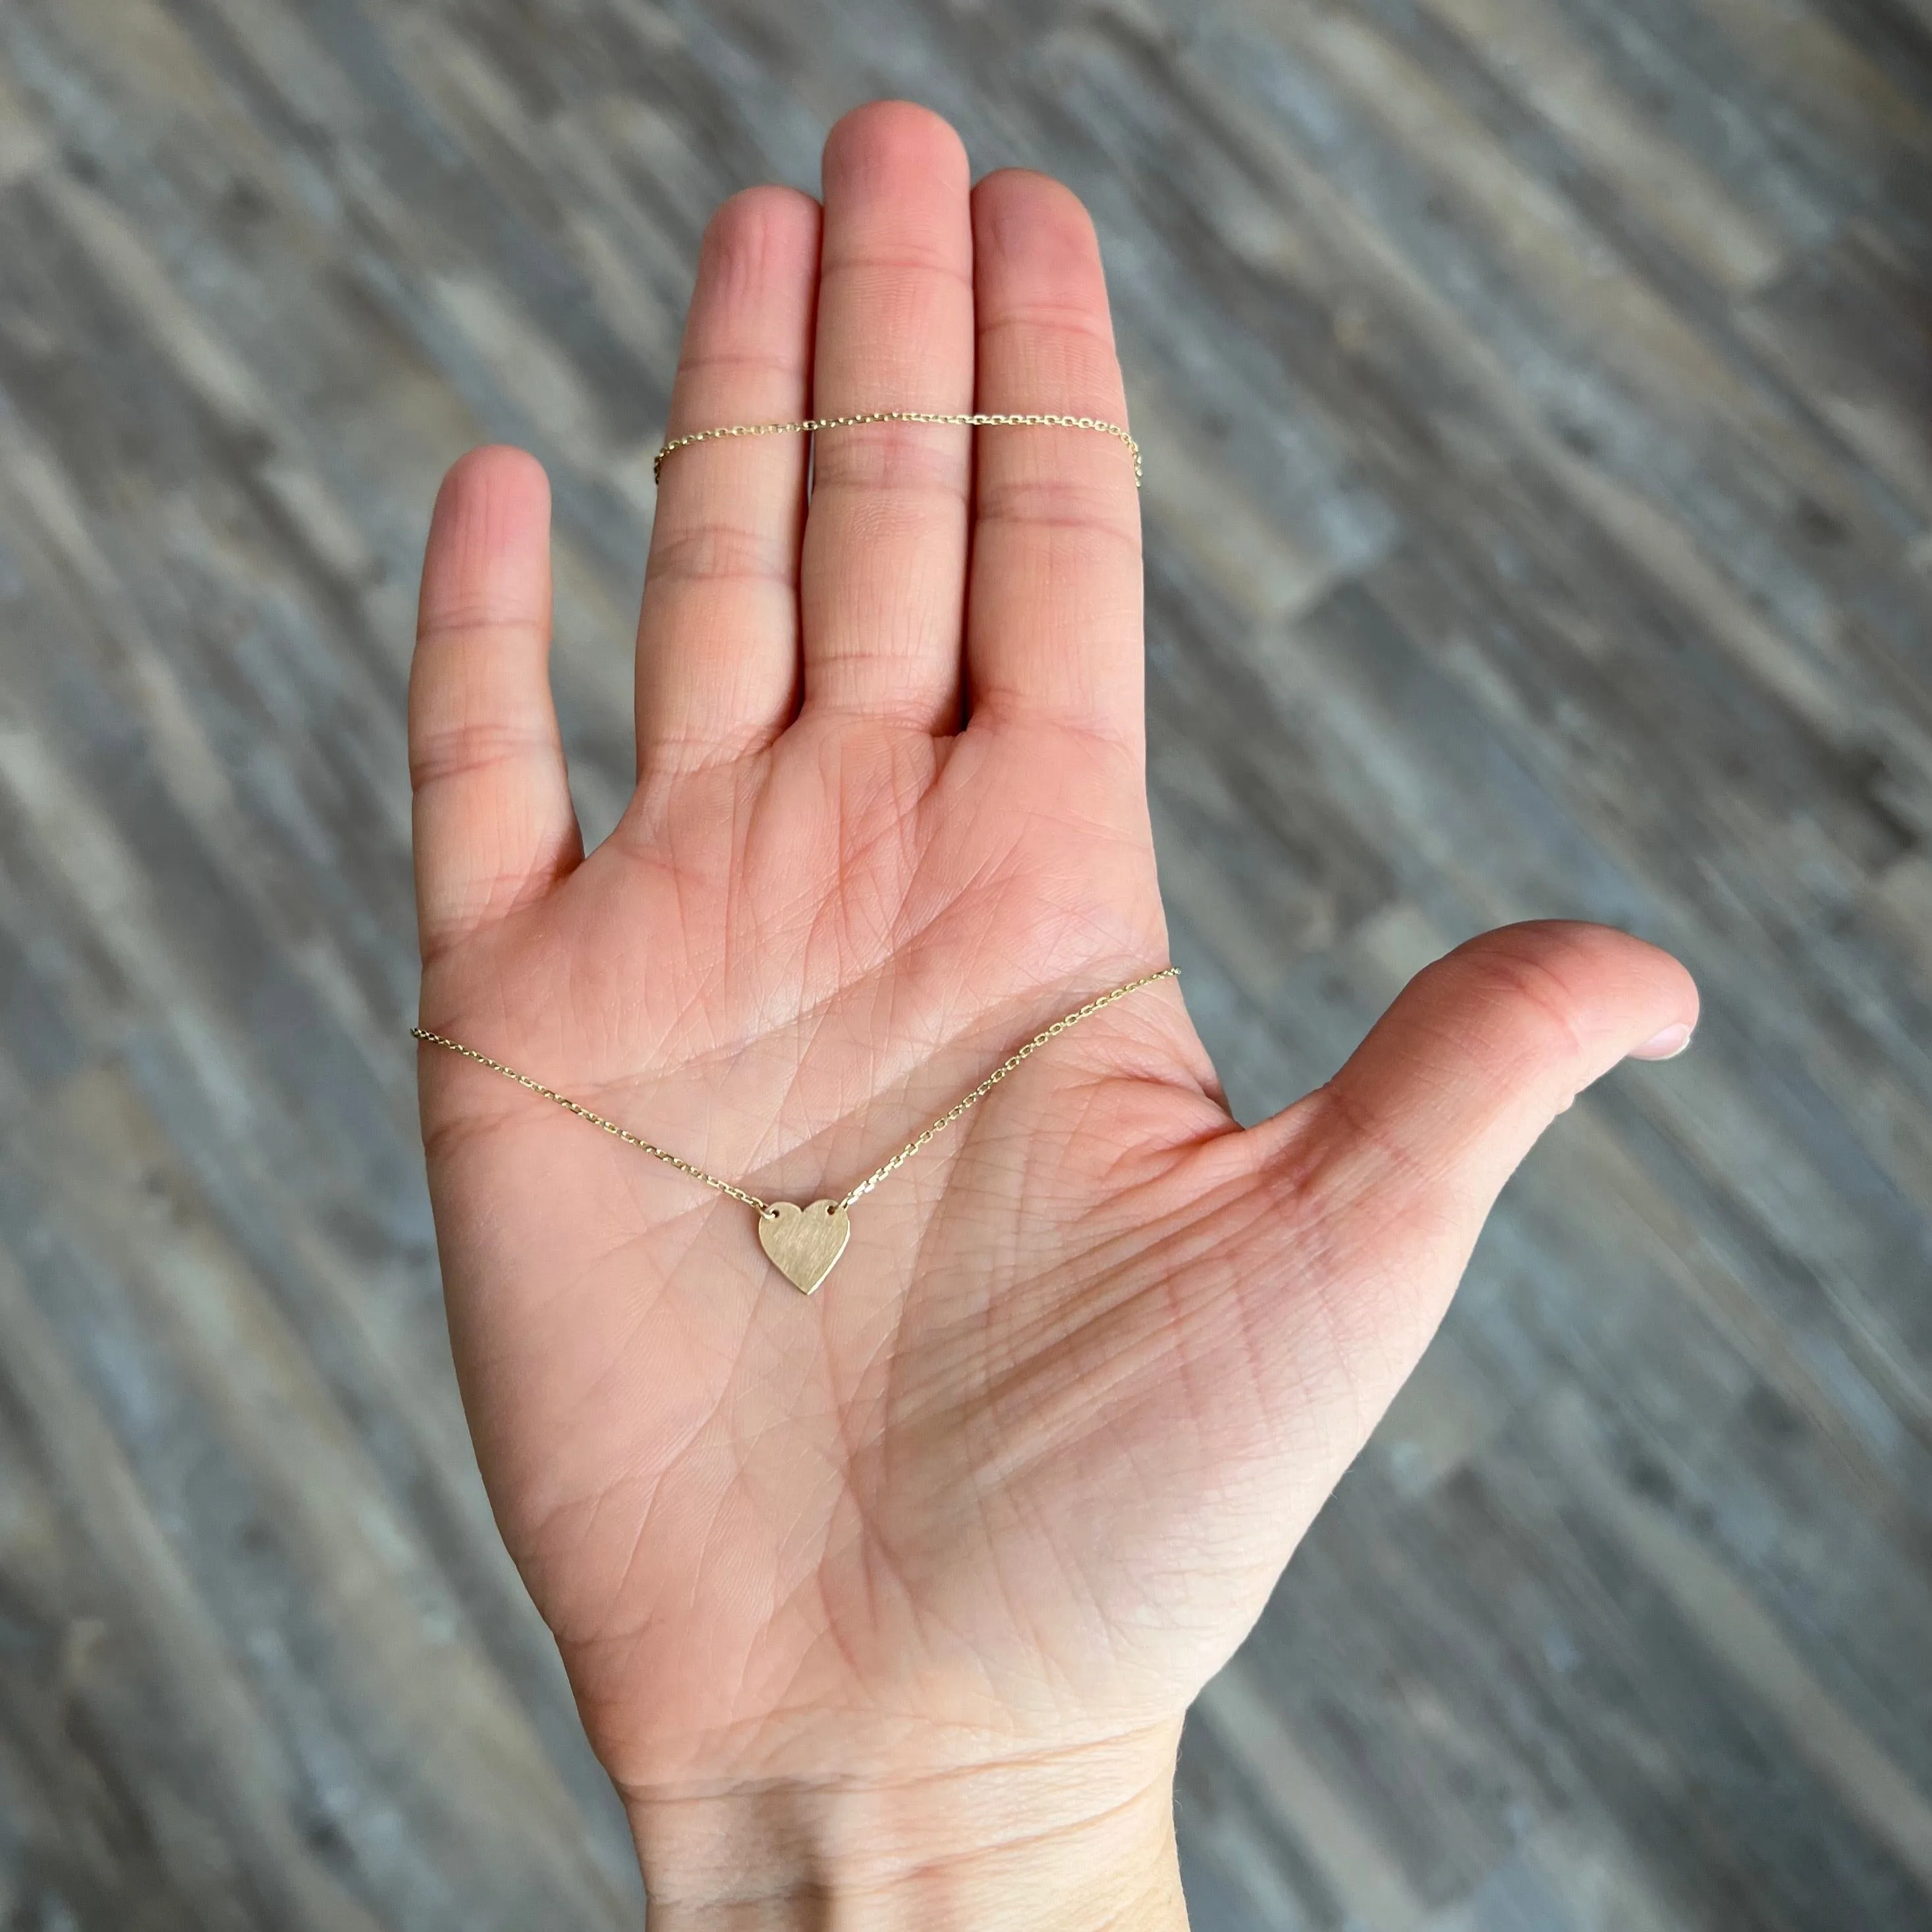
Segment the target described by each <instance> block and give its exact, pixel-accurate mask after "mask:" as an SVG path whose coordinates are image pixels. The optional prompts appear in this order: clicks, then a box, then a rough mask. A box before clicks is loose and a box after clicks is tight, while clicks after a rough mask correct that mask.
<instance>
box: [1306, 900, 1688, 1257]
mask: <svg viewBox="0 0 1932 1932" xmlns="http://www.w3.org/2000/svg"><path fill="white" fill-rule="evenodd" d="M1696 1024H1697V987H1696V986H1695V985H1694V983H1692V981H1691V976H1690V974H1688V973H1687V972H1686V971H1685V970H1684V968H1682V966H1681V965H1679V964H1678V962H1676V960H1675V959H1673V958H1672V957H1671V956H1670V954H1669V953H1664V952H1662V951H1661V950H1659V949H1658V947H1655V946H1651V945H1648V944H1646V943H1645V942H1644V941H1643V940H1640V939H1634V938H1631V936H1630V935H1629V934H1628V933H1624V932H1617V931H1616V930H1615V929H1613V928H1611V927H1610V926H1586V925H1583V924H1580V923H1578V922H1573V921H1569V920H1560V919H1544V920H1538V921H1535V922H1531V923H1529V924H1527V925H1523V926H1504V927H1502V929H1500V930H1499V931H1497V932H1486V933H1484V934H1483V935H1481V937H1480V938H1475V939H1472V940H1471V941H1469V943H1468V944H1466V945H1463V946H1459V947H1457V949H1456V950H1455V951H1454V952H1453V953H1449V954H1448V955H1447V956H1445V958H1443V959H1439V960H1437V961H1436V962H1435V963H1434V964H1433V965H1430V966H1427V967H1424V969H1423V970H1422V971H1421V972H1420V973H1418V974H1417V975H1416V977H1415V978H1414V979H1413V980H1411V981H1410V982H1409V985H1408V986H1406V988H1405V989H1403V992H1402V993H1401V994H1400V995H1399V996H1398V998H1397V1000H1396V1002H1395V1004H1394V1005H1393V1006H1392V1007H1390V1008H1389V1010H1388V1012H1387V1013H1385V1014H1384V1015H1383V1016H1382V1019H1381V1020H1380V1021H1379V1022H1377V1024H1376V1027H1375V1028H1374V1030H1373V1031H1372V1032H1371V1033H1370V1034H1369V1037H1367V1039H1366V1040H1364V1041H1363V1043H1362V1044H1361V1046H1360V1047H1358V1049H1356V1051H1355V1054H1354V1055H1353V1056H1352V1058H1350V1059H1349V1062H1348V1064H1346V1066H1345V1067H1343V1069H1342V1070H1341V1071H1340V1073H1337V1075H1336V1076H1335V1077H1334V1079H1333V1080H1331V1082H1329V1083H1328V1086H1327V1087H1326V1088H1324V1089H1323V1090H1322V1093H1321V1094H1320V1095H1319V1096H1317V1097H1316V1101H1317V1103H1322V1102H1325V1103H1326V1104H1327V1105H1328V1107H1329V1109H1331V1111H1332V1112H1334V1114H1335V1115H1338V1116H1339V1117H1340V1118H1339V1120H1338V1121H1337V1123H1336V1125H1337V1126H1338V1127H1340V1130H1341V1132H1340V1135H1339V1136H1338V1137H1337V1141H1336V1142H1335V1145H1336V1147H1337V1155H1338V1158H1339V1160H1340V1163H1341V1164H1342V1167H1343V1172H1340V1173H1338V1174H1337V1175H1334V1177H1332V1178H1333V1179H1335V1180H1337V1181H1349V1180H1352V1181H1354V1182H1355V1184H1358V1185H1360V1186H1365V1187H1373V1189H1374V1190H1376V1193H1379V1195H1381V1196H1382V1198H1383V1199H1384V1200H1385V1202H1387V1203H1388V1204H1389V1205H1394V1204H1395V1203H1396V1202H1401V1203H1403V1204H1404V1205H1413V1206H1414V1207H1415V1208H1417V1209H1418V1210H1420V1211H1422V1212H1423V1213H1424V1214H1427V1215H1428V1216H1430V1218H1432V1219H1433V1218H1436V1217H1440V1218H1441V1219H1442V1220H1444V1221H1445V1223H1448V1224H1450V1225H1451V1226H1453V1227H1454V1229H1456V1230H1457V1232H1459V1233H1461V1234H1464V1235H1466V1236H1467V1245H1468V1246H1471V1247H1472V1246H1474V1244H1475V1238H1476V1236H1477V1235H1478V1233H1479V1232H1481V1227H1482V1224H1483V1222H1484V1219H1485V1218H1486V1217H1487V1215H1488V1214H1489V1211H1490V1208H1492V1207H1493V1205H1495V1202H1496V1196H1497V1195H1498V1194H1499V1193H1501V1192H1502V1186H1503V1184H1504V1182H1505V1181H1507V1180H1508V1178H1510V1176H1511V1175H1512V1174H1513V1173H1514V1172H1515V1171H1516V1169H1517V1166H1518V1165H1519V1164H1520V1163H1521V1162H1522V1160H1523V1157H1524V1156H1525V1155H1526V1154H1528V1153H1529V1151H1530V1149H1531V1148H1532V1147H1533V1146H1535V1144H1536V1142H1537V1140H1538V1137H1539V1136H1541V1134H1542V1133H1543V1131H1544V1129H1545V1128H1546V1127H1548V1126H1549V1125H1550V1122H1551V1121H1553V1120H1554V1119H1555V1118H1556V1116H1557V1115H1559V1114H1560V1113H1562V1112H1563V1111H1564V1109H1565V1108H1567V1107H1568V1106H1569V1105H1570V1103H1571V1101H1572V1100H1574V1099H1575V1098H1576V1097H1577V1094H1580V1092H1582V1091H1583V1089H1584V1088H1586V1087H1587V1086H1589V1085H1590V1083H1591V1082H1592V1081H1594V1080H1596V1079H1600V1078H1601V1076H1603V1075H1604V1074H1606V1073H1608V1072H1609V1071H1610V1069H1611V1068H1612V1067H1615V1066H1616V1064H1618V1063H1619V1061H1623V1060H1627V1059H1639V1060H1664V1059H1668V1058H1671V1057H1672V1056H1673V1055H1675V1054H1678V1053H1681V1052H1682V1051H1683V1050H1684V1049H1685V1047H1686V1046H1688V1045H1689V1044H1690V1040H1691V1029H1692V1028H1694V1026H1695V1025H1696ZM1308 1104H1309V1103H1304V1106H1307V1105H1308ZM1391 1194H1392V1196H1393V1199H1391Z"/></svg>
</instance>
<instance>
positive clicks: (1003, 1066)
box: [410, 966, 1181, 1295]
mask: <svg viewBox="0 0 1932 1932" xmlns="http://www.w3.org/2000/svg"><path fill="white" fill-rule="evenodd" d="M1180 977H1181V968H1179V967H1178V966H1163V968H1161V970H1160V971H1159V972H1158V973H1144V974H1142V976H1141V977H1140V978H1139V979H1138V980H1129V981H1128V982H1127V984H1126V985H1125V986H1116V987H1115V989H1114V990H1113V991H1112V992H1111V993H1102V994H1100V995H1098V996H1097V997H1096V998H1093V999H1091V1000H1089V1001H1088V1002H1087V1004H1085V1006H1084V1007H1075V1008H1074V1010H1073V1012H1071V1013H1063V1014H1062V1015H1061V1017H1060V1018H1059V1019H1057V1020H1055V1022H1054V1023H1053V1024H1052V1025H1051V1026H1049V1027H1043V1028H1041V1029H1040V1031H1039V1032H1038V1033H1037V1034H1034V1037H1032V1039H1031V1040H1028V1042H1027V1043H1026V1044H1025V1046H1022V1047H1020V1048H1019V1049H1017V1050H1016V1052H1012V1053H1010V1054H1009V1055H1007V1058H1005V1059H1004V1060H1003V1061H1001V1062H1000V1064H999V1065H998V1066H997V1067H995V1068H994V1069H993V1070H992V1073H989V1074H988V1075H987V1076H986V1079H983V1081H981V1082H980V1084H979V1085H978V1086H977V1087H976V1088H974V1089H973V1091H972V1092H971V1093H970V1094H967V1095H966V1096H965V1098H964V1099H962V1100H956V1101H955V1102H954V1103H953V1105H952V1106H950V1107H949V1108H947V1110H946V1112H944V1113H943V1114H941V1115H940V1117H939V1118H938V1120H936V1121H934V1122H933V1123H932V1125H931V1126H930V1127H927V1128H926V1129H925V1130H923V1131H922V1132H921V1133H916V1134H915V1135H914V1136H913V1137H912V1139H910V1140H909V1141H907V1142H906V1144H905V1145H904V1147H902V1148H900V1149H899V1151H898V1153H897V1154H894V1155H893V1156H892V1159H891V1160H888V1161H886V1162H885V1163H883V1164H882V1165H881V1166H877V1167H875V1168H874V1169H873V1170H872V1171H871V1173H870V1174H868V1175H866V1177H865V1179H864V1180H863V1181H860V1182H859V1184H858V1186H857V1187H854V1188H853V1189H851V1190H849V1191H848V1192H847V1193H844V1194H841V1196H839V1197H838V1199H837V1200H835V1201H814V1202H812V1204H811V1206H810V1207H808V1208H801V1207H799V1206H798V1205H797V1204H796V1202H790V1201H765V1200H761V1199H760V1198H759V1197H758V1196H757V1195H755V1194H754V1193H751V1190H749V1189H748V1188H744V1187H734V1186H733V1184H731V1183H730V1181H721V1180H719V1178H718V1176H717V1175H715V1174H707V1173H706V1172H705V1171H704V1169H703V1168H701V1167H699V1166H697V1165H696V1164H695V1163H693V1162H691V1161H688V1160H682V1159H681V1158H680V1157H679V1156H677V1155H676V1154H670V1153H668V1152H667V1151H665V1150H664V1148H661V1147H654V1146H653V1145H652V1144H651V1142H649V1141H647V1140H643V1139H639V1137H638V1136H637V1135H635V1134H634V1133H631V1132H630V1131H629V1130H628V1129H626V1128H624V1127H619V1126H618V1124H617V1123H616V1121H610V1120H606V1119H605V1118H604V1116H603V1115H601V1114H596V1113H592V1112H591V1110H590V1109H589V1108H588V1107H586V1106H583V1104H582V1103H581V1102H580V1101H576V1100H571V1099H569V1098H568V1097H567V1096H565V1095H564V1094H559V1093H558V1092H557V1091H556V1090H555V1089H554V1088H550V1087H546V1086H544V1085H543V1084H542V1083H541V1082H539V1081H535V1080H532V1079H531V1078H530V1077H529V1075H528V1074H526V1073H517V1070H515V1069H514V1067H505V1065H504V1064H503V1063H502V1061H500V1060H492V1059H491V1058H490V1056H489V1055H487V1053H478V1052H477V1050H476V1049H475V1048H474V1047H473V1046H464V1045H463V1043H462V1042H461V1041H460V1040H451V1039H449V1038H447V1037H446V1036H445V1035H443V1034H440V1033H431V1032H430V1031H428V1029H427V1028H423V1027H419V1026H417V1027H411V1028H410V1033H411V1034H413V1036H414V1037H416V1039H418V1040H421V1041H422V1043H423V1044H424V1045H425V1046H440V1047H446V1048H447V1049H449V1052H452V1053H458V1054H460V1055H462V1056H463V1058H464V1059H465V1060H473V1061H475V1063H476V1064H477V1065H478V1067H488V1068H489V1070H490V1072H491V1073H500V1074H502V1076H503V1077H504V1079H506V1080H514V1082H516V1083H517V1085H518V1086H519V1087H524V1088H528V1089H529V1091H530V1092H531V1093H532V1094H538V1095H540V1096H541V1097H542V1098H543V1099H544V1100H553V1101H555V1102H556V1104H557V1106H559V1107H561V1108H562V1109H564V1111H565V1112H566V1113H571V1114H574V1115H576V1116H577V1118H578V1119H579V1120H580V1121H589V1123H590V1124H591V1125H592V1127H601V1128H602V1129H603V1130H604V1133H607V1134H610V1135H613V1136H615V1137H616V1139H619V1140H620V1141H622V1142H623V1143H624V1145H625V1146H626V1147H634V1148H636V1149H637V1151H638V1152H639V1153H640V1154H649V1156H650V1157H651V1158H652V1160H661V1161H662V1162H663V1163H664V1165H665V1166H667V1167H674V1168H676V1169H677V1171H678V1172H679V1173H680V1174H686V1175H689V1176H690V1177H691V1179H692V1180H693V1181H702V1182H703V1184H704V1185H705V1186H706V1187H713V1188H715V1189H716V1190H718V1193H720V1194H728V1195H729V1196H730V1197H731V1199H733V1201H742V1202H743V1203H744V1204H745V1206H746V1207H747V1208H755V1209H756V1210H757V1216H758V1242H759V1245H760V1247H763V1250H764V1251H765V1253H766V1255H768V1256H769V1257H770V1259H771V1262H772V1265H773V1266H774V1267H775V1268H777V1270H778V1272H779V1273H780V1274H782V1275H783V1276H784V1277H785V1279H786V1280H787V1281H789V1282H790V1283H791V1284H792V1286H793V1287H794V1288H796V1289H798V1290H799V1292H800V1293H802V1294H805V1295H809V1294H811V1292H812V1291H813V1290H814V1289H816V1288H817V1286H818V1285H819V1283H820V1282H822V1281H823V1280H824V1279H825V1277H826V1276H827V1275H829V1274H830V1273H831V1272H832V1266H833V1265H834V1264H835V1262H837V1261H838V1257H839V1256H841V1255H842V1254H843V1253H844V1252H845V1244H846V1243H847V1241H850V1239H851V1238H852V1224H851V1221H850V1218H849V1217H848V1216H847V1209H848V1208H850V1207H851V1205H852V1204H853V1202H855V1201H856V1200H857V1199H859V1196H861V1195H865V1194H869V1193H871V1191H872V1190H873V1189H874V1188H875V1187H877V1186H878V1184H879V1183H880V1181H883V1180H884V1179H885V1178H886V1175H889V1174H892V1173H894V1172H896V1171H897V1170H898V1169H900V1168H901V1167H903V1166H904V1165H905V1163H907V1161H909V1160H911V1158H912V1157H913V1155H914V1154H917V1153H918V1152H919V1149H920V1148H922V1147H924V1146H925V1145H926V1143H927V1142H929V1141H931V1140H932V1139H934V1138H935V1136H938V1135H940V1134H943V1133H944V1132H945V1131H946V1130H947V1128H948V1127H951V1126H952V1125H953V1122H954V1121H957V1120H959V1118H961V1117H962V1115H965V1114H968V1113H970V1112H971V1111H972V1110H973V1109H974V1108H975V1107H977V1106H978V1105H979V1104H980V1102H981V1101H982V1100H984V1099H985V1098H986V1096H987V1095H988V1094H990V1093H991V1092H992V1091H993V1089H994V1088H995V1087H997V1086H998V1085H999V1084H1000V1082H1001V1081H1002V1080H1004V1079H1006V1077H1007V1075H1008V1074H1010V1073H1012V1072H1013V1070H1015V1069H1016V1067H1019V1066H1021V1065H1022V1064H1024V1063H1025V1061H1028V1060H1030V1059H1031V1058H1033V1056H1034V1055H1035V1054H1036V1053H1037V1052H1039V1051H1040V1049H1041V1048H1042V1047H1043V1046H1046V1043H1047V1042H1048V1041H1049V1040H1058V1038H1059V1037H1060V1036H1061V1034H1064V1033H1065V1032H1067V1031H1068V1029H1069V1028H1073V1027H1077V1026H1078V1025H1079V1024H1080V1022H1082V1020H1085V1019H1091V1018H1092V1017H1093V1016H1094V1014H1096V1013H1098V1012H1100V1010H1101V1009H1102V1008H1103V1007H1111V1006H1112V1004H1114V1002H1115V1001H1116V1000H1124V999H1125V998H1127V995H1129V994H1130V993H1137V992H1139V991H1140V989H1142V987H1143V986H1153V985H1154V983H1155V982H1156V981H1157V980H1178V979H1179V978H1180Z"/></svg>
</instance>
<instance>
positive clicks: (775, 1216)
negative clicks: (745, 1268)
mask: <svg viewBox="0 0 1932 1932" xmlns="http://www.w3.org/2000/svg"><path fill="white" fill-rule="evenodd" d="M851 1238H852V1224H851V1223H850V1221H849V1220H847V1219H846V1217H845V1211H844V1208H841V1207H840V1206H839V1205H838V1202H835V1201H814V1202H813V1203H812V1204H811V1206H810V1207H809V1208H796V1207H794V1206H793V1205H792V1203H791V1202H789V1201H775V1202H772V1207H771V1212H770V1213H769V1214H760V1216H759V1217H758V1244H759V1246H760V1247H762V1248H763V1250H764V1251H765V1253H766V1254H768V1255H769V1256H770V1257H771V1259H772V1266H773V1267H774V1268H776V1269H777V1270H778V1272H779V1274H781V1275H783V1276H784V1278H785V1279H786V1280H787V1281H788V1282H790V1283H791V1285H792V1286H793V1287H794V1288H795V1289H797V1290H798V1292H799V1294H801V1295H809V1294H811V1292H812V1290H813V1289H815V1288H816V1287H817V1286H818V1284H819V1283H820V1282H822V1281H823V1280H824V1279H825V1277H826V1276H827V1275H829V1274H830V1273H831V1272H832V1267H833V1265H834V1264H835V1262H837V1261H838V1257H839V1256H841V1255H842V1254H843V1253H844V1252H845V1244H846V1243H847V1241H850V1239H851Z"/></svg>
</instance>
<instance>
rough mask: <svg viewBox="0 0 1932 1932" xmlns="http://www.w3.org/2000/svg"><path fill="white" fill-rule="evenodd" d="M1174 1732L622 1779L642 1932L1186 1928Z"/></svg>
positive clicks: (1136, 1931)
mask: <svg viewBox="0 0 1932 1932" xmlns="http://www.w3.org/2000/svg"><path fill="white" fill-rule="evenodd" d="M1177 1742H1178V1731H1170V1730H1166V1729H1163V1730H1162V1731H1160V1733H1148V1734H1145V1735H1142V1736H1139V1737H1136V1738H1133V1739H1123V1740H1118V1741H1111V1742H1108V1743H1106V1744H1104V1745H1088V1746H1084V1747H1082V1748H1080V1749H1079V1750H1077V1751H1066V1752H1062V1753H1055V1754H1039V1755H1035V1756H1031V1757H1024V1758H1016V1759H1011V1760H1004V1761H1002V1762H1001V1763H995V1764H987V1765H976V1766H971V1767H970V1768H966V1769H950V1770H947V1771H944V1772H937V1773H932V1774H928V1775H922V1776H919V1777H915V1778H899V1777H893V1778H886V1777H878V1778H868V1777H838V1778H823V1779H794V1778H787V1779H782V1780H772V1781H763V1782H757V1783H752V1784H743V1785H739V1786H735V1787H731V1788H730V1789H720V1790H710V1791H707V1790H691V1789H689V1788H682V1789H678V1790H631V1791H630V1792H628V1793H626V1795H625V1804H626V1808H627V1810H628V1813H629V1816H630V1820H631V1832H632V1835H633V1836H634V1838H635V1839H636V1841H637V1855H638V1861H639V1863H640V1865H641V1866H642V1867H643V1873H644V1880H645V1885H646V1891H647V1892H648V1894H649V1900H650V1922H651V1928H652V1932H791V1928H793V1927H799V1928H804V1927H811V1928H812V1932H898V1927H902V1926H904V1927H911V1926H917V1927H919V1928H920V1932H942V1928H949V1927H954V1926H960V1927H968V1926H970V1927H972V1928H974V1932H1007V1927H1013V1928H1015V1932H1018V1929H1019V1928H1021V1927H1025V1928H1026V1932H1186V1927H1187V1912H1186V1909H1185V1908H1184V1906H1183V1904H1182V1902H1181V1881H1180V1875H1179V1870H1178V1865H1177V1864H1176V1861H1175V1844H1174V1755H1175V1747H1176V1745H1177Z"/></svg>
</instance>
